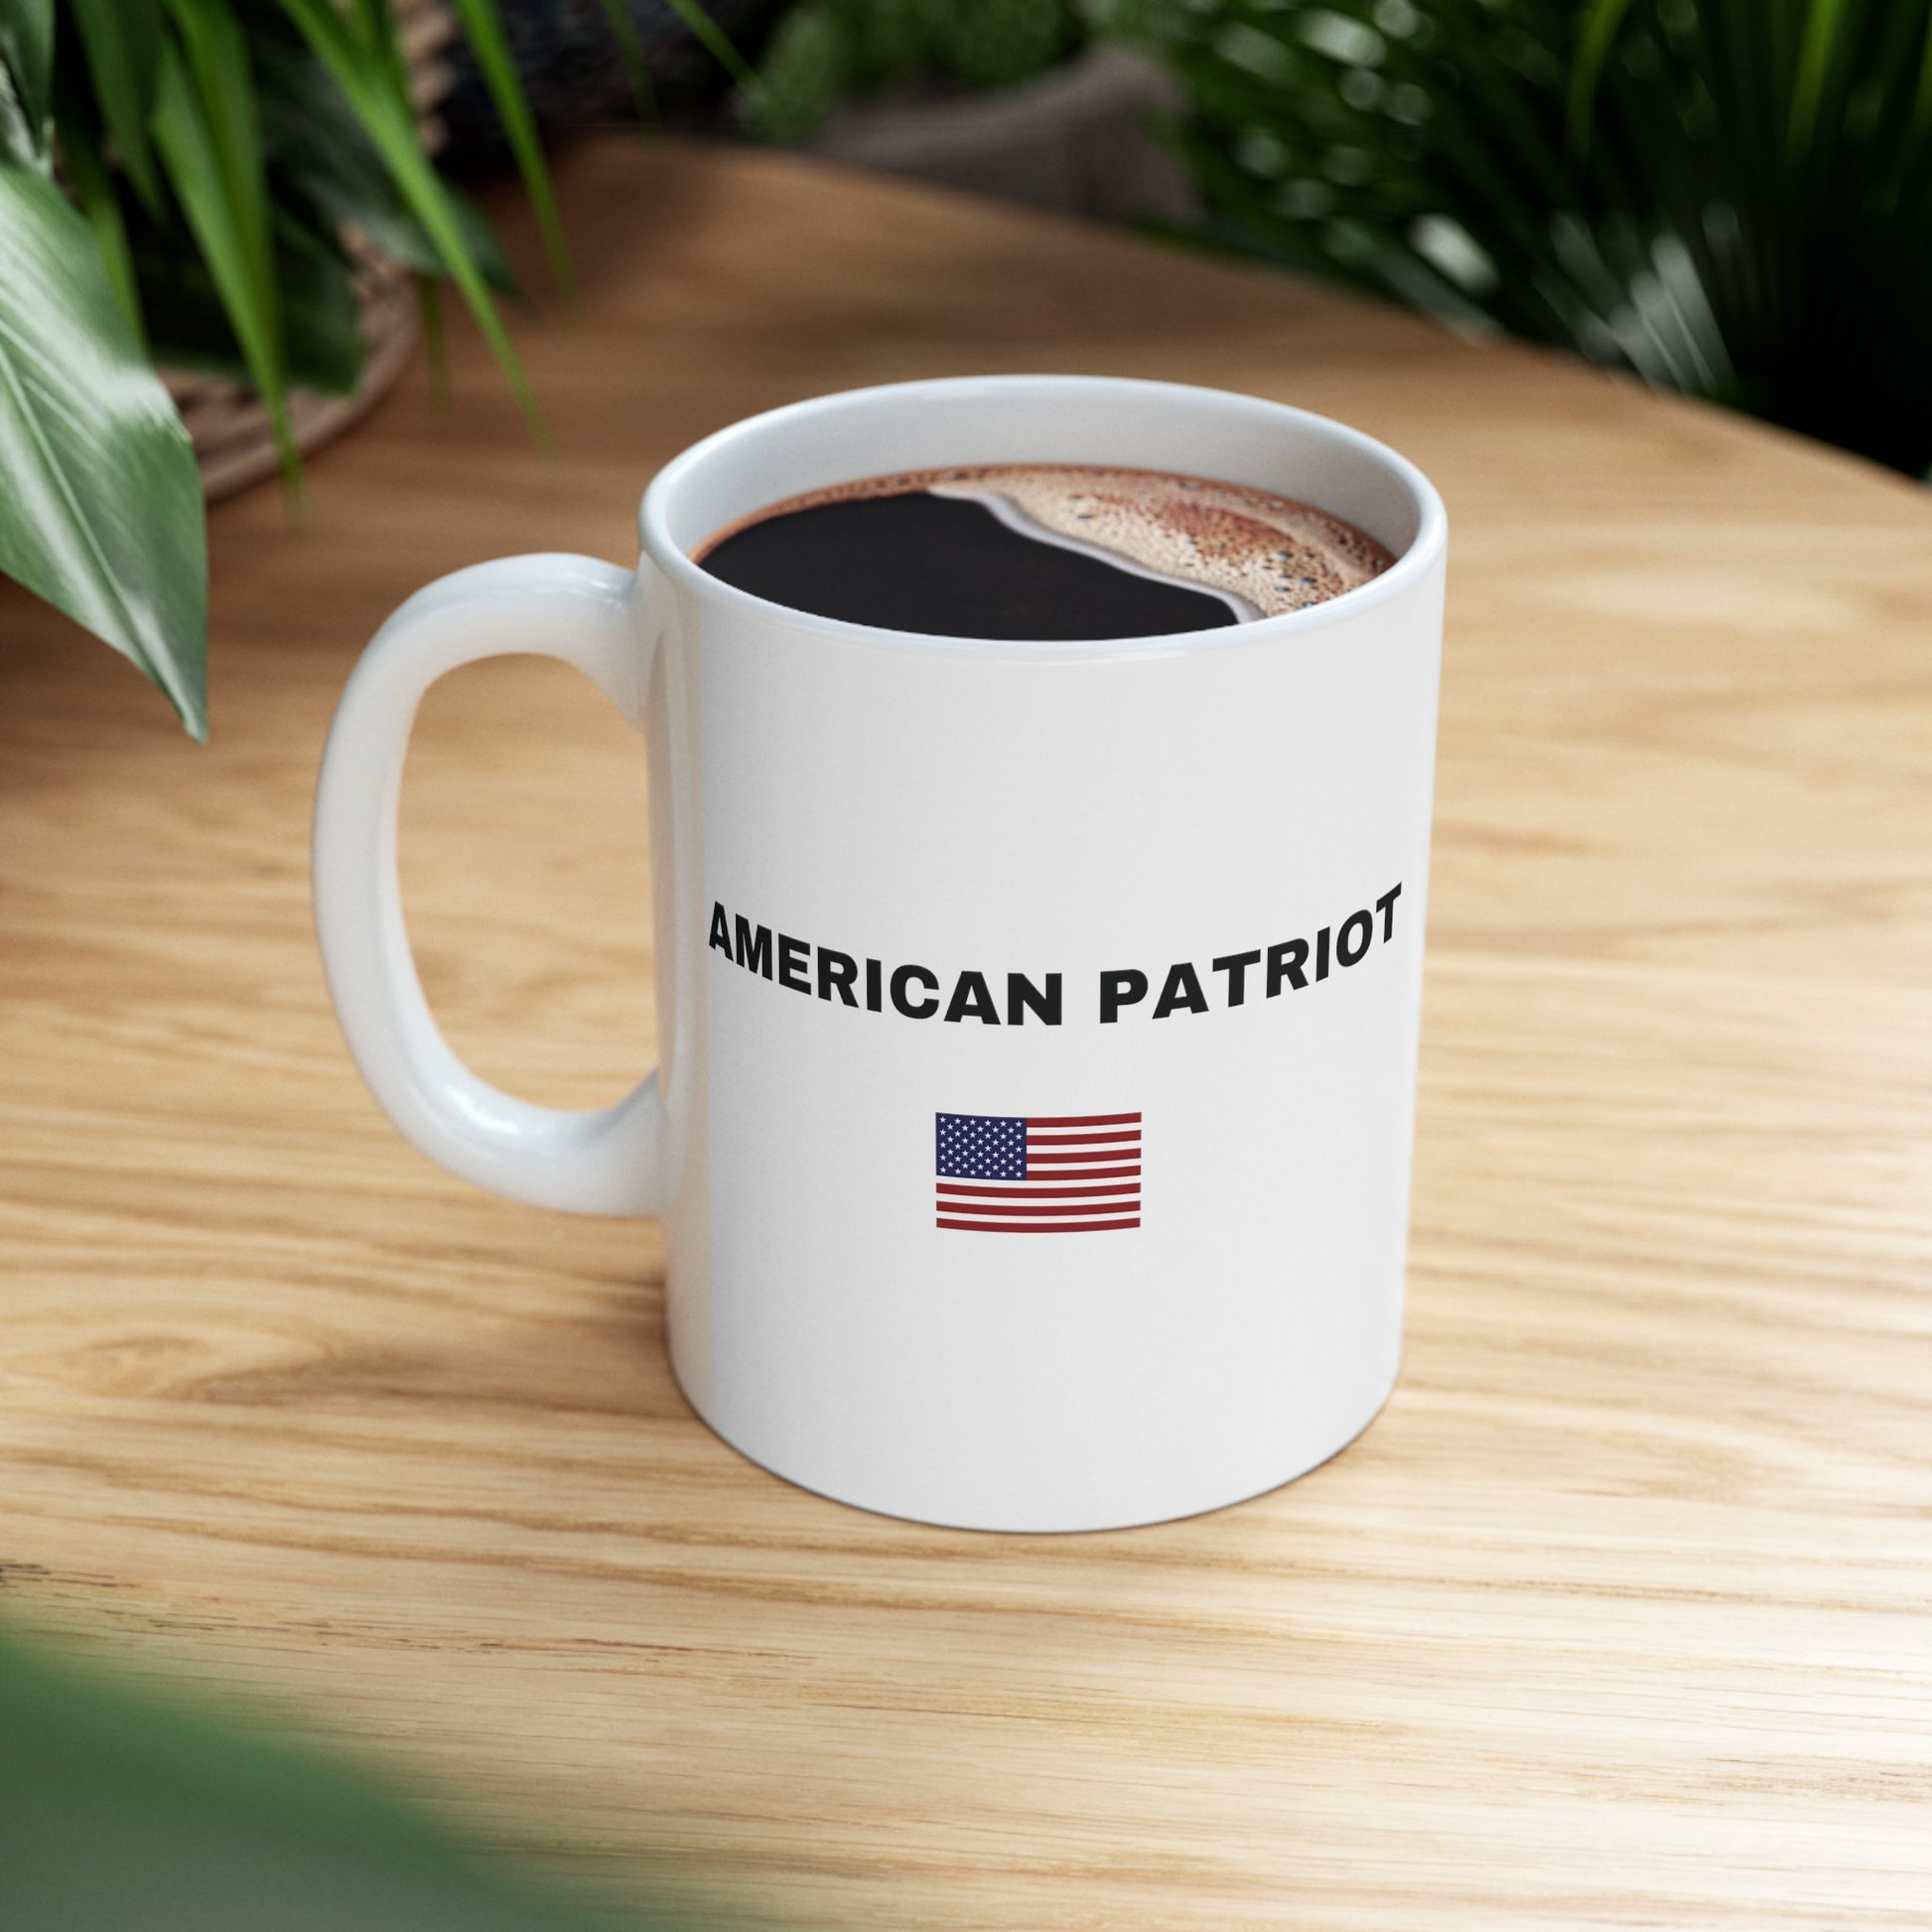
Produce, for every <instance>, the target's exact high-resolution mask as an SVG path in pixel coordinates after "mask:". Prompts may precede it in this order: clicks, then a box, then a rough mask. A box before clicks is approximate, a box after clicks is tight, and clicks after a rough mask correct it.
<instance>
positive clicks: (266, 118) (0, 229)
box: [0, 0, 569, 738]
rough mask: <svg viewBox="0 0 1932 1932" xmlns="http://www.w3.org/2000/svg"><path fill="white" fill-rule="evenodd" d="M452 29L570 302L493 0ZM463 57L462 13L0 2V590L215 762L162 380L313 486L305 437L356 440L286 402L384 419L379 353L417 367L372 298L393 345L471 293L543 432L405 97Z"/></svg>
mask: <svg viewBox="0 0 1932 1932" xmlns="http://www.w3.org/2000/svg"><path fill="white" fill-rule="evenodd" d="M447 15H448V16H453V17H454V19H455V20H456V21H457V22H460V24H461V27H462V30H463V32H464V33H465V34H466V35H467V37H468V40H469V43H470V46H471V48H472V50H473V51H474V54H475V56H476V59H477V62H478V65H479V67H480V69H481V70H482V71H483V74H484V76H485V77H486V80H487V82H488V85H489V88H490V92H491V97H492V99H493V100H494V103H495V107H496V111H497V112H498V114H499V115H500V117H501V119H502V123H503V126H504V129H505V132H506V134H507V136H508V138H509V141H510V144H511V147H512V149H513V150H514V153H515V156H516V159H517V162H518V165H519V167H520V169H521V171H522V175H523V179H524V181H525V184H526V186H527V188H528V191H529V193H530V195H531V197H532V199H533V201H534V203H535V205H536V210H537V214H538V217H539V220H540V223H541V226H542V229H543V232H544V235H545V237H546V240H547V242H548V245H549V249H550V256H551V260H552V262H553V264H554V266H555V268H556V270H557V272H558V273H559V274H560V275H567V274H568V268H569V263H568V257H567V254H566V252H565V248H564V242H563V235H562V231H561V228H560V226H559V223H558V219H557V212H556V207H555V205H554V203H553V201H552V199H551V195H550V189H549V184H548V181H547V178H546V175H545V171H544V165H543V159H542V154H541V150H540V148H539V146H538V144H537V139H536V133H535V129H534V126H533V124H532V121H531V117H530V114H529V111H528V107H527V105H526V103H525V101H524V98H523V94H522V91H521V89H520V87H519V85H518V83H517V80H516V77H515V74H514V71H513V69H512V68H511V65H510V62H509V60H508V56H507V53H506V50H505V47H504V43H503V38H502V33H501V28H500V23H499V21H498V18H497V15H496V11H495V5H494V0H447ZM446 31H447V17H446V13H445V0H342V3H340V4H339V0H0V575H5V576H9V577H13V578H15V579H17V580H18V581H19V582H20V583H22V584H24V585H25V586H26V587H27V588H28V589H30V590H32V591H35V592H37V593H38V594H39V595H40V596H42V597H44V598H46V599H47V600H48V601H49V602H50V603H52V604H54V605H56V606H57V607H58V608H59V609H61V610H62V611H64V612H66V613H67V614H68V615H69V617H71V618H73V619H74V620H75V621H77V622H78V623H80V624H82V625H84V626H85V627H86V628H87V629H89V630H91V631H93V632H94V633H95V634H96V635H97V636H99V637H101V638H103V639H104V640H105V641H106V642H108V643H110V644H112V645H113V646H114V647H115V648H116V649H117V650H120V651H121V652H123V653H124V654H125V655H126V656H128V657H129V658H131V659H132V660H133V661H134V663H135V664H137V665H138V666H139V667H140V668H141V669H142V670H143V671H145V672H146V673H147V674H148V676H149V677H150V678H152V679H153V680H154V682H155V683H156V684H157V685H158V686H159V687H160V688H161V690H162V691H163V692H165V693H166V694H167V696H168V698H169V700H170V701H171V702H172V703H173V705H174V706H175V708H176V710H177V711H178V712H179V713H180V715H181V718H182V722H183V723H184V725H186V727H187V728H188V730H189V731H190V732H191V733H192V734H193V735H194V736H195V737H197V738H201V737H203V736H205V734H206V731H207V707H206V692H205V655H206V611H207V583H206V573H207V566H206V553H205V541H204V529H203V493H202V483H201V480H200V479H199V478H198V474H197V468H196V458H195V450H194V447H193V445H192V444H191V440H190V436H189V433H188V431H187V429H186V428H185V427H184V425H183V421H182V416H181V414H180V413H178V410H177V407H176V403H175V401H174V400H171V396H170V392H169V389H168V388H167V387H165V386H164V383H163V380H162V377H161V376H160V374H158V373H157V365H162V366H166V367H169V368H172V369H174V370H177V371H183V372H192V373H189V374H181V375H178V376H177V378H176V382H175V390H176V393H177V395H178V396H179V397H180V398H181V400H182V402H183V403H184V404H185V405H186V406H187V407H188V409H189V411H190V413H191V414H193V413H194V412H195V410H196V408H197V407H198V406H205V405H207V404H208V403H209V394H210V392H209V391H208V390H207V388H206V386H204V384H205V380H206V378H208V377H213V378H215V379H217V380H218V381H220V382H221V383H223V384H224V385H225V386H224V387H223V388H221V389H219V390H217V391H215V392H213V400H214V404H215V406H217V407H218V408H220V409H225V410H226V411H227V412H228V415H229V416H230V417H232V414H233V412H234V410H235V408H236V407H237V406H238V405H237V402H236V393H237V392H236V390H235V388H234V386H233V385H234V384H235V383H237V382H241V383H245V384H246V385H247V398H248V400H247V403H246V405H245V406H246V407H248V408H257V409H258V412H259V419H260V422H261V424H262V426H263V428H264V431H265V439H266V441H267V442H268V443H269V444H270V445H271V447H272V450H273V455H274V460H275V461H279V463H280V465H281V466H282V468H283V469H284V471H285V473H287V474H288V475H289V476H291V477H294V476H295V474H296V472H297V465H298V449H297V445H298V438H299V437H300V436H301V435H302V434H303V433H304V432H305V430H306V431H307V432H308V433H309V434H310V435H313V434H315V433H317V429H318V422H319V420H320V425H321V427H322V428H324V429H326V428H328V427H331V426H333V424H334V422H336V421H340V420H341V417H342V414H343V413H344V412H343V409H342V407H341V405H340V404H339V407H338V414H337V416H336V417H334V418H329V417H328V414H327V409H326V407H325V408H324V410H323V411H322V412H321V416H320V418H319V417H318V414H317V412H316V411H315V410H314V409H310V411H309V413H308V414H307V415H306V417H305V415H304V405H301V404H298V402H297V401H296V400H295V399H296V398H297V397H299V396H301V395H303V394H305V393H306V394H308V395H320V396H324V397H333V398H338V399H343V398H352V397H354V396H355V395H356V393H357V391H358V387H359V388H362V389H364V391H365V390H366V377H367V375H368V373H369V369H370V364H371V359H372V357H371V347H372V338H373V346H374V349H375V351H376V357H377V358H378V359H386V361H387V363H389V364H391V365H392V364H393V363H394V362H395V361H396V360H398V359H399V356H398V354H397V353H396V349H395V343H394V336H395V330H394V328H393V326H392V327H391V328H390V330H389V333H388V337H387V338H386V339H385V338H384V337H383V336H382V332H381V329H380V327H379V323H380V317H379V316H378V318H377V323H378V326H377V327H376V328H374V329H372V328H371V327H370V319H369V311H370V306H371V305H370V300H369V291H370V289H371V287H375V288H377V289H379V290H380V291H382V292H383V299H384V300H385V301H386V302H387V303H388V305H389V310H390V315H391V322H392V325H393V312H394V311H395V310H396V308H398V307H399V306H402V305H403V304H404V303H405V295H404V292H403V284H404V283H405V282H406V279H407V278H408V277H410V276H414V277H416V278H418V279H419V281H420V284H421V286H422V287H423V288H424V290H425V291H426V292H428V293H429V294H430V295H431V297H432V299H433V296H434V292H435V290H436V289H437V288H439V287H440V286H441V285H442V284H444V283H448V284H451V285H453V286H454V287H455V289H456V291H457V292H458V294H459V295H460V297H461V298H462V300H463V302H464V303H465V305H466V306H467V307H468V308H469V310H470V312H471V314H472V315H473V316H474V317H475V319H476V322H477V325H478V327H479V328H480V329H481V330H482V331H483V335H484V336H485V338H486V339H487V340H488V342H489V345H490V346H491V348H492V349H493V350H494V352H495V355H496V358H497V361H498V363H499V364H500V366H501V368H502V370H503V373H504V376H505V378H506V380H507V381H508V382H509V383H510V385H511V387H512V388H513V389H514V390H515V392H516V393H517V395H518V397H519V398H520V400H521V401H522V403H523V405H524V408H525V410H526V411H527V412H528V413H529V414H530V415H531V416H532V417H533V418H534V415H535V404H534V402H533V400H532V399H531V397H530V394H529V391H528V388H527V385H526V384H525V382H524V380H523V376H522V373H521V371H520V369H519V368H518V365H517V360H516V355H515V352H514V350H513V349H512V347H511V345H510V342H509V338H508V335H507V334H506V332H505V330H504V327H503V322H502V318H501V316H500V314H499V312H498V309H497V305H496V300H495V297H496V295H497V294H499V293H500V292H502V291H503V290H504V289H506V288H507V287H508V285H509V280H508V275H507V271H506V270H505V268H504V266H503V263H502V260H501V257H500V255H499V254H498V251H497V248H496V244H495V242H494V240H493V239H492V237H491V235H490V232H489V230H488V228H487V226H486V225H485V224H484V222H483V218H482V217H481V215H479V214H478V212H477V211H476V209H475V208H474V207H472V206H471V205H470V204H469V203H468V202H466V201H465V200H464V199H463V198H462V197H461V196H460V195H459V194H458V193H457V192H456V191H455V190H454V189H453V188H451V187H450V186H449V185H448V184H447V183H446V182H445V181H444V180H443V179H442V178H441V177H440V176H439V175H438V173H437V172H436V170H435V168H434V167H433V166H432V165H431V162H430V159H429V157H428V154H427V153H426V151H425V140H424V131H423V128H422V126H421V125H420V123H419V112H418V107H419V103H418V101H417V99H416V98H415V94H416V92H417V91H418V90H423V91H427V92H429V93H433V92H434V86H433V81H432V84H430V85H429V86H427V87H426V88H425V86H424V81H425V75H424V73H423V70H422V69H423V67H424V63H425V60H426V58H430V59H433V57H434V55H435V54H436V52H437V51H438V50H439V48H440V46H441V43H442V41H443V40H444V39H445V38H446ZM257 399H258V401H257ZM228 427H232V423H231V422H230V423H229V424H228ZM214 440H215V441H216V442H217V443H218V442H219V441H220V440H221V439H220V438H218V437H217V438H215V439H214ZM226 453H227V455H228V456H229V457H230V458H232V455H233V451H232V448H231V447H230V448H228V449H227V452H226ZM233 474H234V471H233V466H232V463H230V466H229V470H228V475H229V477H230V479H231V478H232V476H233Z"/></svg>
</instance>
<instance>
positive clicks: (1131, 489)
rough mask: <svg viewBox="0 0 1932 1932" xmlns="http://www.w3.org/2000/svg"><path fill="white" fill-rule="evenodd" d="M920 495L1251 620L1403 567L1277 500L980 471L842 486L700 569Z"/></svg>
mask: <svg viewBox="0 0 1932 1932" xmlns="http://www.w3.org/2000/svg"><path fill="white" fill-rule="evenodd" d="M919 490H928V491H930V492H931V493H932V494H933V495H935V496H960V497H965V498H967V499H969V500H974V501H983V502H985V503H986V506H987V507H988V508H989V509H991V510H993V511H994V513H995V514H999V515H1000V517H1001V521H1002V522H1005V523H1007V524H1008V525H1009V526H1010V527H1013V528H1018V529H1023V530H1024V529H1025V526H1026V525H1029V524H1031V525H1032V526H1033V532H1032V533H1034V534H1037V535H1038V536H1040V537H1042V538H1044V539H1045V540H1046V541H1048V542H1052V541H1056V540H1057V541H1059V542H1062V543H1064V544H1065V545H1066V546H1067V547H1069V548H1072V549H1080V550H1087V549H1092V550H1096V551H1101V552H1104V553H1106V554H1107V555H1109V556H1110V557H1113V558H1115V559H1118V560H1119V561H1120V562H1121V563H1123V564H1124V565H1125V566H1126V567H1127V568H1128V569H1130V570H1134V571H1136V572H1138V573H1141V574H1145V575H1147V576H1150V577H1159V578H1165V579H1166V580H1167V581H1169V582H1170V583H1182V584H1190V585H1194V586H1196V587H1199V588H1201V589H1205V590H1210V591H1214V592H1217V593H1218V594H1220V595H1221V596H1222V597H1224V598H1225V599H1226V600H1227V601H1228V602H1229V603H1230V604H1232V605H1233V606H1234V607H1235V610H1236V613H1237V615H1239V616H1241V617H1244V618H1255V617H1279V616H1281V615H1282V614H1283V613H1285V612H1289V611H1302V610H1306V609H1307V608H1308V607H1309V606H1310V605H1311V604H1324V603H1326V602H1327V601H1328V599H1330V598H1334V597H1340V596H1341V595H1342V593H1343V592H1345V591H1352V590H1354V589H1356V588H1357V586H1359V585H1362V584H1366V583H1367V582H1368V581H1369V579H1370V578H1372V577H1379V576H1380V575H1381V574H1382V572H1383V571H1385V570H1387V569H1388V568H1389V566H1390V565H1391V564H1392V563H1393V562H1394V561H1395V559H1394V558H1393V557H1392V556H1391V555H1390V554H1389V552H1388V551H1387V550H1385V549H1383V547H1382V546H1381V545H1380V544H1379V543H1377V542H1376V541H1375V540H1374V538H1372V537H1369V536H1365V535H1364V534H1363V533H1362V532H1361V531H1360V530H1357V529H1356V528H1355V527H1354V526H1353V525H1352V524H1348V523H1344V522H1343V521H1342V520H1341V519H1340V518H1339V517H1336V516H1330V515H1328V514H1327V513H1326V512H1325V511H1322V510H1318V509H1314V508H1312V507H1311V505H1310V504H1307V503H1299V502H1296V501H1295V500H1294V499H1293V498H1291V497H1287V496H1277V495H1275V494H1274V493H1273V492H1272V491H1269V490H1266V489H1254V488H1251V487H1249V486H1248V485H1247V484H1245V483H1214V482H1211V481H1210V480H1208V479H1206V478H1203V477H1182V476H1176V475H1174V474H1173V473H1171V472H1168V471H1161V470H1115V469H1107V468H1102V467H1099V466H1096V465H1089V464H1075V463H1011V464H973V465H967V466H962V467H959V468H956V469H948V470H906V471H899V472H896V473H895V474H893V475H891V476H885V477H866V478H862V479H861V480H860V481H858V482H857V483H834V484H831V485H830V486H829V487H827V488H824V489H814V490H809V491H807V492H806V493H805V494H804V495H802V496H792V497H788V498H787V499H786V500H785V501H784V502H782V503H773V504H771V505H770V506H769V507H768V508H765V509H761V510H759V512H758V513H757V514H756V515H753V516H748V517H744V518H741V519H740V520H739V521H738V522H736V523H733V524H731V525H729V526H727V527H726V528H725V529H723V530H720V531H718V532H717V534H716V535H714V536H712V537H710V538H709V539H707V540H706V542H705V543H704V545H703V546H702V548H700V549H699V550H698V551H697V552H696V553H695V556H694V560H695V561H697V562H699V563H702V562H703V561H704V558H705V556H706V555H707V554H708V553H709V552H710V551H712V550H713V549H715V548H716V547H717V546H718V545H719V544H720V543H722V542H723V541H724V540H725V539H726V538H727V537H730V536H735V535H736V534H737V533H738V532H739V531H740V530H744V529H748V528H750V527H751V525H753V524H755V523H762V522H764V521H765V520H766V519H767V518H769V517H773V516H784V515H787V514H788V513H790V512H792V511H794V510H803V509H812V508H815V507H817V506H818V505H819V504H821V503H844V502H852V501H855V500H857V499H859V498H863V497H868V496H905V495H910V494H913V493H914V492H916V491H919ZM995 498H997V499H999V500H998V501H994V500H991V499H995ZM1002 503H1004V504H1006V505H1010V506H1011V511H1012V512H1013V513H1011V514H1009V513H1004V512H1003V511H1002V508H1001V504H1002Z"/></svg>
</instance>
